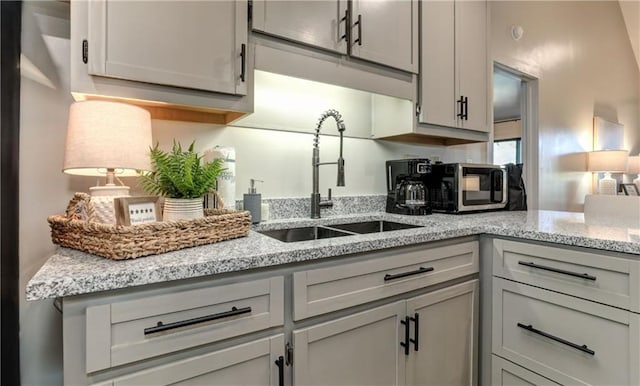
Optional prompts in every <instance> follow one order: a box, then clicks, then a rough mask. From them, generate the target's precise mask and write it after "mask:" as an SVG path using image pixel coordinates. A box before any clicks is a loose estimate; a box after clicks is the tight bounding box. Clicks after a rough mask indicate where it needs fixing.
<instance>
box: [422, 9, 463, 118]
mask: <svg viewBox="0 0 640 386" xmlns="http://www.w3.org/2000/svg"><path fill="white" fill-rule="evenodd" d="M454 15H455V12H454V3H453V0H447V1H436V0H426V1H423V2H422V8H421V13H420V16H421V22H422V35H421V43H420V50H421V55H422V61H421V62H420V95H421V109H420V111H421V113H420V117H419V119H420V122H423V123H429V124H433V125H439V126H447V127H455V126H457V117H456V113H457V112H458V106H457V104H456V93H455V89H454V82H455V78H454V73H455V60H454V57H455V53H454V50H455V36H454V27H453V26H454V25H455V23H454Z"/></svg>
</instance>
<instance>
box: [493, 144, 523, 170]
mask: <svg viewBox="0 0 640 386" xmlns="http://www.w3.org/2000/svg"><path fill="white" fill-rule="evenodd" d="M493 163H494V164H496V165H505V164H508V163H513V164H519V163H522V139H520V138H515V139H503V140H499V141H495V142H494V143H493Z"/></svg>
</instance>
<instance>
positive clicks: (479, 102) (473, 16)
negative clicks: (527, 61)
mask: <svg viewBox="0 0 640 386" xmlns="http://www.w3.org/2000/svg"><path fill="white" fill-rule="evenodd" d="M455 21H456V22H455V26H456V27H455V29H456V69H457V78H456V90H457V93H458V95H457V96H456V98H459V97H460V96H462V97H463V98H467V99H466V100H467V104H466V106H467V111H466V115H467V119H461V120H459V122H460V127H462V128H464V129H469V130H478V131H489V129H488V124H487V76H488V73H487V3H486V1H464V0H462V1H456V2H455Z"/></svg>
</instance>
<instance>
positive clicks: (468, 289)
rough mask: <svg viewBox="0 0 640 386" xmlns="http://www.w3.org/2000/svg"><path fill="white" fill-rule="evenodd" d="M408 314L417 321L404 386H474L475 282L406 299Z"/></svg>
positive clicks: (475, 351)
mask: <svg viewBox="0 0 640 386" xmlns="http://www.w3.org/2000/svg"><path fill="white" fill-rule="evenodd" d="M407 313H408V315H409V316H413V318H414V319H417V320H413V321H412V322H411V328H410V331H411V335H412V336H413V338H412V339H413V340H414V341H416V343H414V344H412V345H411V352H410V354H409V356H407V385H421V386H426V385H434V386H437V385H475V384H477V381H476V372H477V367H476V366H477V365H476V362H477V354H476V353H477V324H478V281H477V280H472V281H468V282H465V283H462V284H458V285H454V286H451V287H447V288H445V289H442V290H438V291H434V292H430V293H428V294H425V295H421V296H417V297H414V298H412V299H409V300H407ZM416 335H417V336H416Z"/></svg>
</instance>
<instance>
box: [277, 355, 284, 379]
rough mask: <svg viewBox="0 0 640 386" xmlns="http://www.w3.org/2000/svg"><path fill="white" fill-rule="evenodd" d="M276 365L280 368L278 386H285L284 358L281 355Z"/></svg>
mask: <svg viewBox="0 0 640 386" xmlns="http://www.w3.org/2000/svg"><path fill="white" fill-rule="evenodd" d="M275 363H276V366H278V386H284V357H283V356H282V355H280V356H279V357H278V359H277V360H276V362H275Z"/></svg>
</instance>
